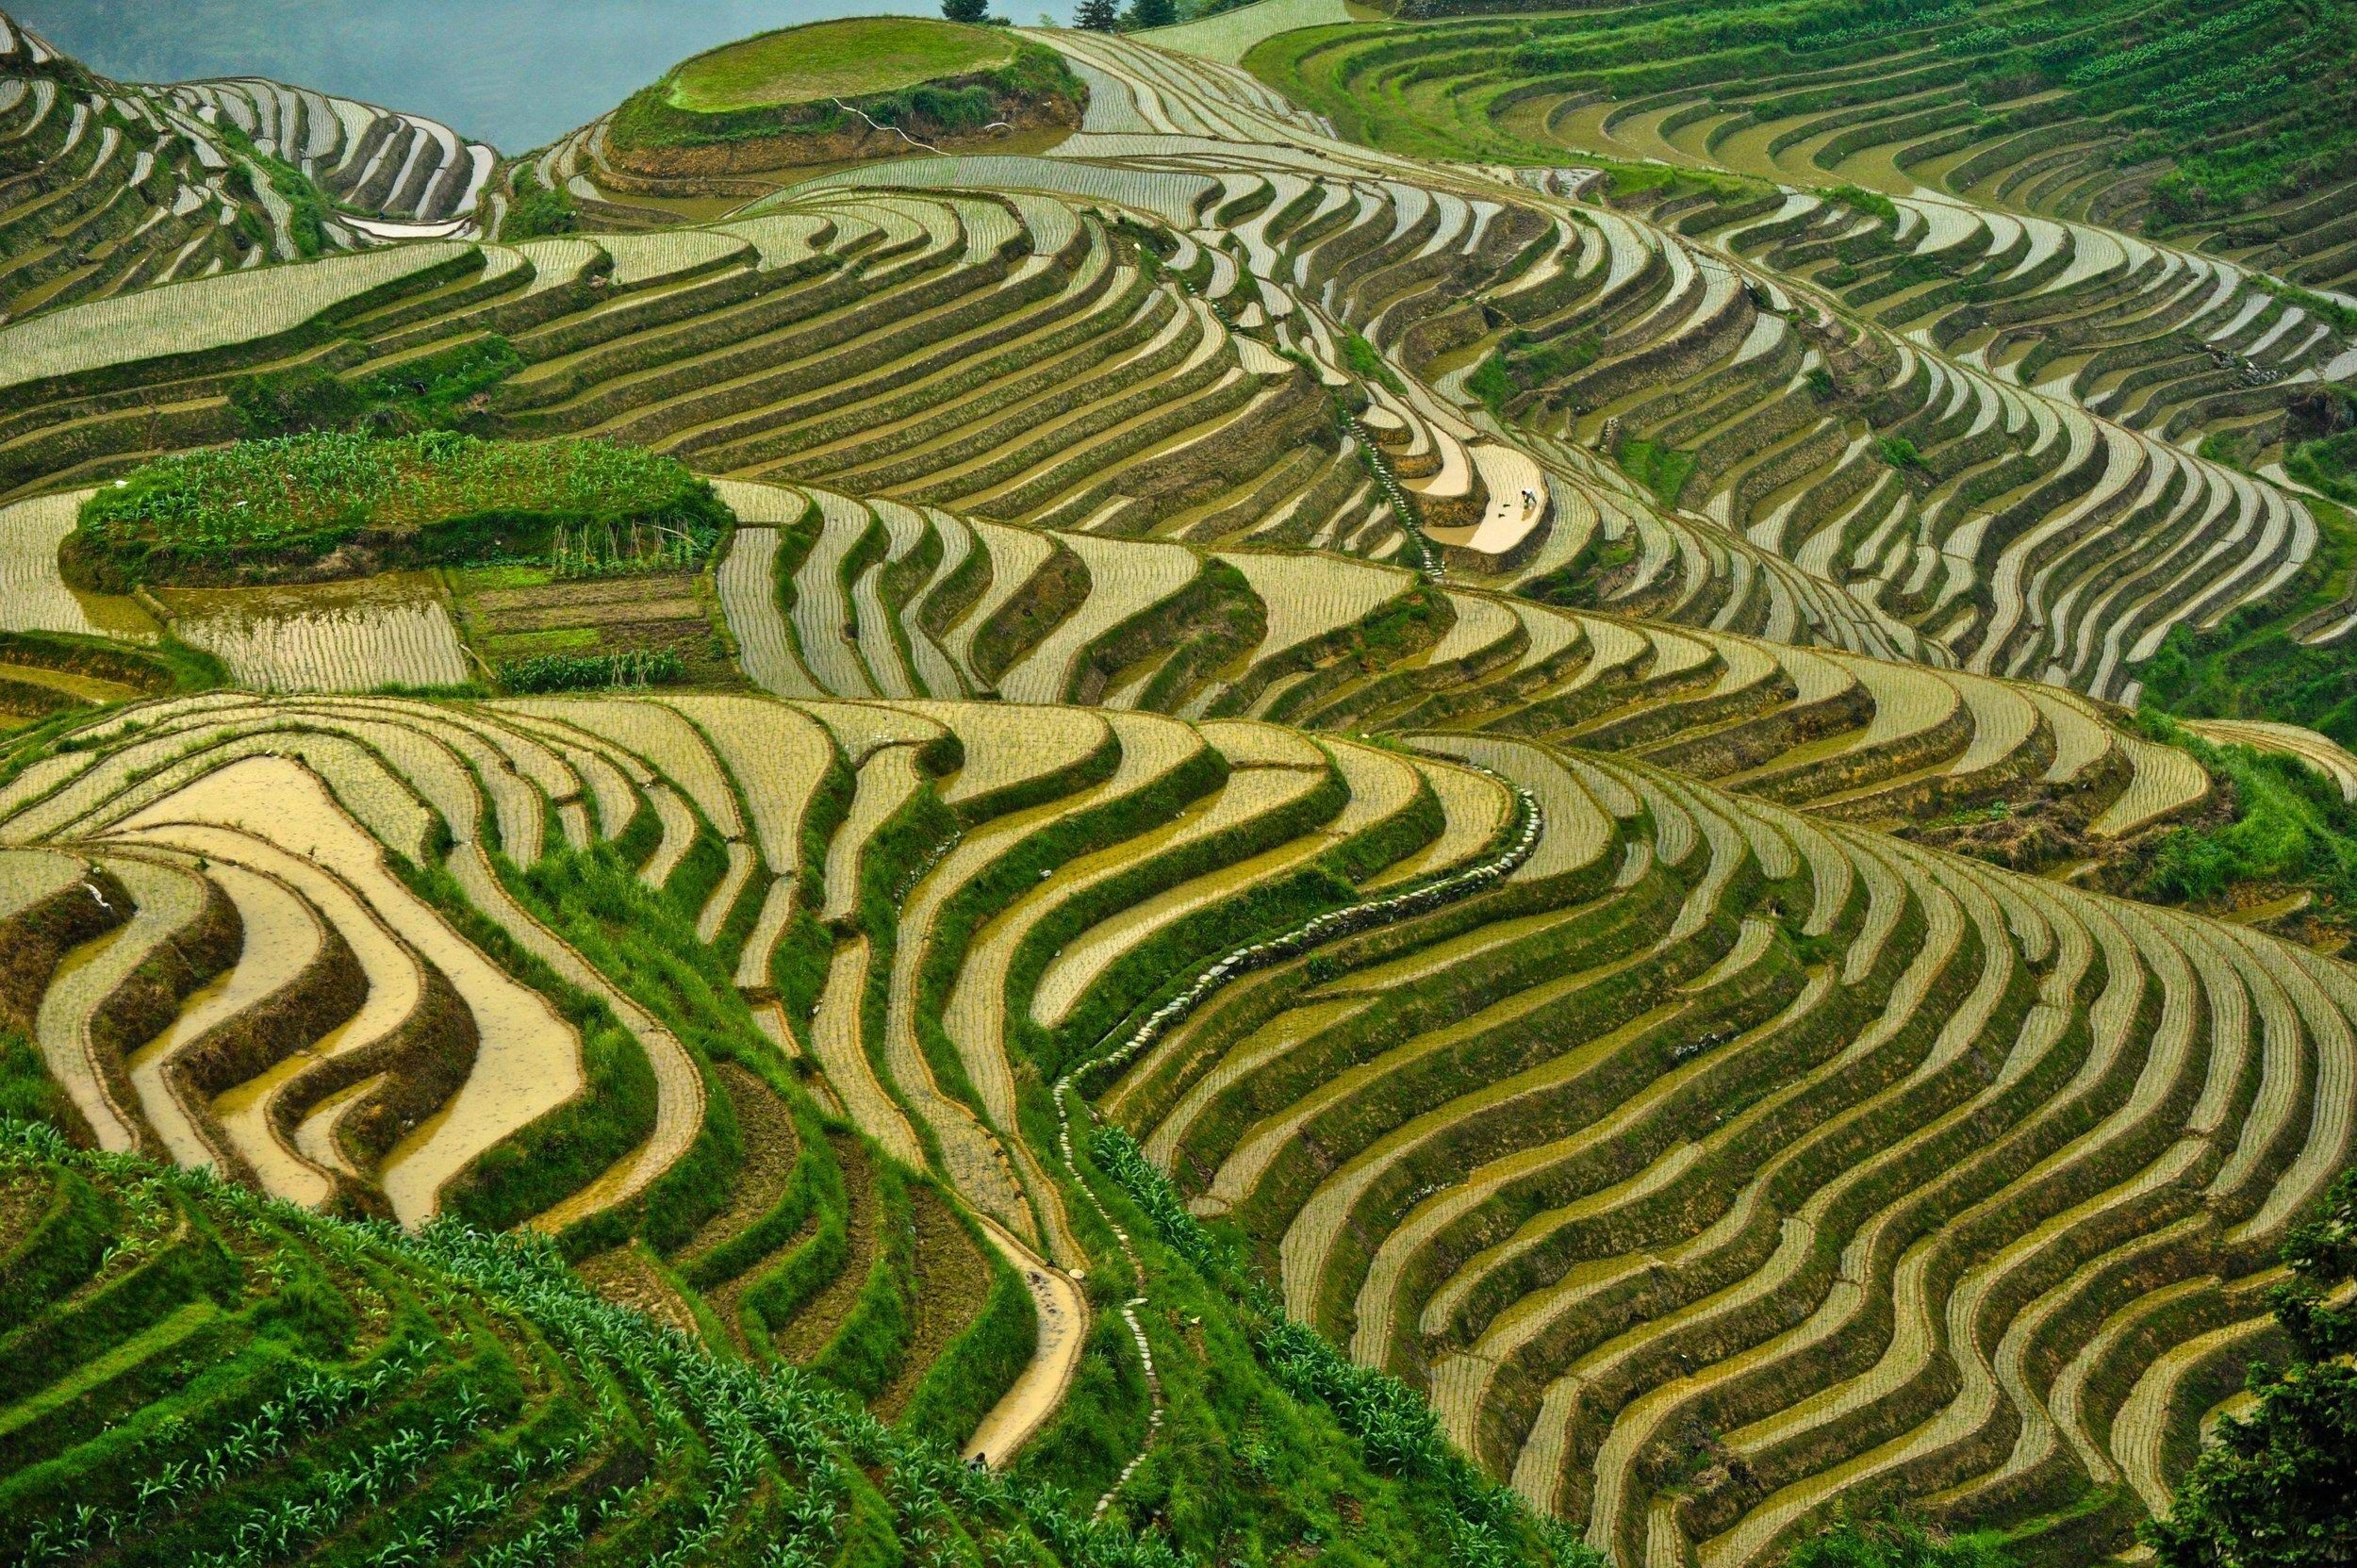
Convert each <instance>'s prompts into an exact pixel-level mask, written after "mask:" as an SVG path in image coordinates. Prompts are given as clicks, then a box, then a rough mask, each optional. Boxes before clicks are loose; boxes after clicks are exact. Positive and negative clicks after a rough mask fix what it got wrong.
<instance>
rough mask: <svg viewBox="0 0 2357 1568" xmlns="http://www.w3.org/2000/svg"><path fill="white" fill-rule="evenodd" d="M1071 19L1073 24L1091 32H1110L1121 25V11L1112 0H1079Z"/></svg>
mask: <svg viewBox="0 0 2357 1568" xmlns="http://www.w3.org/2000/svg"><path fill="white" fill-rule="evenodd" d="M1072 21H1073V25H1075V26H1079V27H1085V28H1087V29H1088V30H1089V31H1090V32H1092V33H1110V32H1112V31H1113V29H1114V28H1115V27H1117V26H1119V25H1121V12H1120V11H1119V9H1118V8H1115V6H1114V5H1113V0H1080V9H1078V10H1076V11H1074V12H1073V13H1072Z"/></svg>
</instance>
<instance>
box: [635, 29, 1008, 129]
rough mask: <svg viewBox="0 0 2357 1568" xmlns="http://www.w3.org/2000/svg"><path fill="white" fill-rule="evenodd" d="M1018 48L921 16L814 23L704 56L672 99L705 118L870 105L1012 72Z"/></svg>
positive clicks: (988, 33) (672, 82)
mask: <svg viewBox="0 0 2357 1568" xmlns="http://www.w3.org/2000/svg"><path fill="white" fill-rule="evenodd" d="M1016 43H1017V40H1016V39H1014V37H1013V36H1011V35H1009V34H1008V33H1006V32H1003V31H1000V30H997V29H995V28H990V27H965V26H961V25H958V24H957V23H954V22H935V21H933V20H931V19H930V18H928V17H921V16H861V17H850V18H847V19H845V20H843V21H839V22H814V23H811V24H809V25H806V26H800V27H783V28H780V29H779V30H778V31H776V32H774V33H763V34H761V35H760V36H758V37H755V38H749V39H745V40H743V41H739V42H736V43H730V44H724V45H722V46H721V47H720V48H717V49H714V50H712V51H710V52H709V53H707V54H701V55H698V56H697V57H696V58H693V59H690V60H688V61H686V62H685V63H684V64H682V65H681V66H680V67H679V68H678V69H677V70H675V71H673V72H672V73H671V75H670V77H669V79H668V81H667V82H666V83H665V91H664V97H665V101H666V102H668V103H669V104H670V105H671V107H674V108H683V109H687V110H690V111H692V112H694V113H698V114H716V113H726V112H727V111H729V110H731V109H741V108H757V107H765V106H767V105H772V104H801V103H809V102H811V101H812V100H814V99H818V100H823V99H827V98H864V97H866V96H868V95H869V94H871V93H877V92H893V91H898V90H899V89H901V88H904V87H915V85H916V84H917V83H919V82H930V81H934V80H937V79H938V78H940V77H944V76H957V75H963V74H966V73H968V72H972V71H978V70H982V69H985V68H988V67H992V66H999V65H1004V64H1006V63H1007V62H1008V61H1009V60H1011V59H1013V58H1014V52H1015V46H1016Z"/></svg>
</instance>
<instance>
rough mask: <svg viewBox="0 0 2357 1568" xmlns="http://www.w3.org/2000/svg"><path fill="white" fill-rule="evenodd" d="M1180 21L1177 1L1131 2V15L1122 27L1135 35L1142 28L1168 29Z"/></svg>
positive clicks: (1137, 0)
mask: <svg viewBox="0 0 2357 1568" xmlns="http://www.w3.org/2000/svg"><path fill="white" fill-rule="evenodd" d="M1176 21H1178V4H1177V0H1129V14H1128V15H1127V16H1125V17H1123V18H1122V19H1121V25H1122V26H1123V28H1124V29H1125V30H1127V31H1129V32H1133V33H1134V32H1136V31H1138V30H1139V29H1140V28H1142V27H1167V26H1169V25H1171V24H1172V23H1174V22H1176Z"/></svg>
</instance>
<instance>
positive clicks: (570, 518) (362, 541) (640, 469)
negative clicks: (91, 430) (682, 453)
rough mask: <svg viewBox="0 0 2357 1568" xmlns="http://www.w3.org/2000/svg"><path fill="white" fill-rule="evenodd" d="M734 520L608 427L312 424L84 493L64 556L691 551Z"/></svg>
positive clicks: (291, 575) (677, 472)
mask: <svg viewBox="0 0 2357 1568" xmlns="http://www.w3.org/2000/svg"><path fill="white" fill-rule="evenodd" d="M731 520H733V519H732V518H731V515H730V513H729V511H728V509H727V507H725V506H723V505H722V504H721V503H720V501H719V498H718V497H717V496H716V495H714V494H713V491H712V487H710V486H709V485H707V484H705V483H704V482H703V481H702V480H701V479H699V478H697V477H696V476H695V475H694V474H692V473H690V472H688V470H686V469H684V468H683V467H682V466H681V465H680V464H679V463H677V462H675V461H673V460H672V459H670V458H668V457H660V456H656V455H654V454H650V453H646V452H641V451H638V450H636V449H635V448H631V447H624V446H617V445H615V444H613V443H611V442H607V441H546V442H534V443H521V442H504V441H485V440H478V439H476V438H474V437H470V436H461V435H456V434H453V433H451V432H448V431H429V432H426V433H423V434H420V435H416V436H404V437H393V438H389V439H387V438H378V437H368V436H356V435H344V434H338V433H314V434H308V435H301V436H290V437H284V438H280V439H274V440H260V441H240V442H239V443H237V444H236V445H233V446H228V447H223V448H219V449H216V450H212V451H206V452H192V453H187V454H181V455H178V456H173V457H167V458H163V459H161V460H159V461H157V462H154V463H150V464H148V465H147V466H145V467H144V468H141V469H140V470H137V471H135V472H134V473H132V474H131V475H130V476H129V477H128V478H126V479H124V480H120V481H118V482H117V483H116V484H115V485H114V486H112V487H108V488H106V489H102V490H100V491H99V492H98V493H97V494H96V495H94V496H92V497H91V499H90V500H89V501H87V502H85V503H83V506H82V512H81V526H80V527H79V528H78V529H76V530H75V531H74V534H73V535H71V536H69V537H68V538H67V540H66V543H65V547H64V556H65V561H66V565H67V568H68V570H69V571H70V572H71V573H73V574H74V575H75V576H77V577H80V578H83V579H85V580H86V581H87V582H88V583H89V584H90V585H91V586H95V587H99V588H104V589H108V590H111V591H123V590H124V589H127V588H129V587H131V586H135V585H138V584H142V583H182V584H219V583H237V582H269V581H281V582H284V581H308V580H315V579H322V578H328V577H345V576H353V575H356V574H359V573H363V572H369V571H373V570H378V569H383V568H386V567H393V566H420V565H426V564H431V563H436V562H449V561H480V560H488V559H500V558H515V557H534V556H538V555H543V554H546V553H548V552H549V551H550V550H551V549H552V547H554V546H556V545H557V544H558V543H559V541H560V540H562V541H564V543H565V546H566V548H568V549H572V548H576V547H578V546H579V543H580V541H581V540H582V539H583V537H584V536H587V537H589V538H590V539H592V540H593V541H594V542H595V544H596V546H597V547H598V548H599V549H601V550H606V551H608V552H609V553H611V552H612V551H622V552H628V553H636V554H643V555H648V556H653V555H656V554H662V555H663V556H664V558H666V559H669V558H671V557H674V556H694V557H699V558H700V557H701V554H702V553H703V552H704V551H706V550H708V549H709V548H710V547H711V545H712V543H713V541H714V540H715V539H716V538H717V537H718V535H719V532H720V530H721V529H722V528H723V527H724V526H726V525H727V524H728V523H729V522H730V521H731Z"/></svg>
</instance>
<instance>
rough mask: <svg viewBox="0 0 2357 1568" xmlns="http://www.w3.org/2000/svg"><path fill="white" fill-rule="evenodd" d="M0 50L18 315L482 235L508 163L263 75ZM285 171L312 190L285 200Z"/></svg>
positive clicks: (11, 41)
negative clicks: (122, 74) (104, 72)
mask: <svg viewBox="0 0 2357 1568" xmlns="http://www.w3.org/2000/svg"><path fill="white" fill-rule="evenodd" d="M0 44H4V45H5V46H4V47H0V145H6V146H7V147H8V159H9V161H8V169H9V172H10V178H9V179H8V182H7V184H6V186H5V188H0V236H5V237H6V238H5V240H0V309H5V310H6V311H7V312H8V315H10V316H25V315H28V314H30V313H32V312H33V311H36V310H42V309H51V308H55V307H58V306H60V305H70V304H74V303H76V302H79V301H87V300H97V299H104V298H107V297H122V296H128V295H132V294H134V293H136V291H137V290H140V289H145V288H148V287H150V286H152V285H155V284H158V283H171V282H175V281H178V280H181V279H186V278H196V277H206V276H212V275H215V274H219V273H222V272H241V271H244V270H246V269H249V268H254V267H260V266H266V265H268V264H269V263H272V262H276V261H292V260H295V259H297V258H298V257H302V256H316V255H318V254H320V253H321V251H323V250H329V251H334V250H361V249H366V248H369V247H372V246H376V245H379V244H381V243H383V242H384V241H386V240H387V239H403V238H411V237H416V236H420V235H429V236H430V235H448V234H453V233H457V232H462V231H463V232H469V233H471V232H474V231H475V229H476V227H477V224H478V223H480V222H481V220H482V218H483V217H484V216H485V214H484V211H483V208H484V207H485V206H486V205H488V204H486V202H485V200H484V198H485V196H486V186H487V184H488V182H489V179H490V176H491V173H492V170H493V168H494V167H495V166H496V164H497V162H498V154H497V153H496V152H495V151H494V150H493V149H492V148H490V147H488V146H486V145H485V144H483V143H482V142H474V141H467V140H464V139H462V138H461V137H459V136H458V134H457V133H456V132H454V131H453V130H451V129H450V127H448V126H447V125H443V124H439V123H437V122H436V121H433V120H430V119H426V118H423V117H420V116H415V115H408V114H403V113H400V112H398V111H395V110H392V109H387V108H380V107H376V106H374V105H371V104H362V103H357V102H354V100H352V99H349V98H338V97H334V96H331V95H329V94H326V93H322V92H316V91H309V90H307V89H299V88H289V87H287V86H284V85H282V84H280V83H277V82H272V81H264V80H260V79H256V78H239V79H237V80H234V81H196V82H183V83H179V84H176V85H173V86H149V85H144V84H139V83H124V82H112V81H108V80H107V79H106V78H104V77H102V76H95V75H93V74H90V73H88V72H85V71H83V70H82V69H81V68H80V66H79V65H78V64H76V63H75V62H74V61H72V60H70V59H68V58H65V57H63V56H61V55H59V54H58V52H57V51H56V50H55V49H54V48H52V47H51V46H50V45H49V44H48V43H47V42H45V41H43V40H41V37H40V36H39V35H38V34H35V33H32V32H29V31H27V30H26V29H25V27H23V26H22V25H19V24H16V23H14V22H9V23H8V24H7V30H6V34H5V38H0ZM273 163H275V164H277V165H279V166H282V167H286V168H290V169H292V170H293V171H295V177H296V180H297V181H299V182H302V183H301V184H299V185H295V186H292V187H288V188H287V189H282V186H287V182H286V181H283V180H274V179H273V178H272V164H273ZM302 185H309V186H310V188H311V190H314V191H316V192H318V193H319V195H308V194H305V192H304V191H303V190H302ZM321 196H324V197H326V198H329V199H332V200H334V201H335V202H337V203H338V204H339V205H338V207H337V208H336V209H334V210H332V211H331V210H329V209H327V208H326V207H325V205H324V202H323V201H322V200H321V199H320V198H321ZM298 200H300V201H302V202H303V204H304V206H303V207H302V208H301V209H300V210H299V209H298V206H297V201H298ZM493 226H496V225H495V224H494V225H493ZM296 288H297V289H298V297H299V290H300V286H296ZM11 368H13V366H12V367H11Z"/></svg>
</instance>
